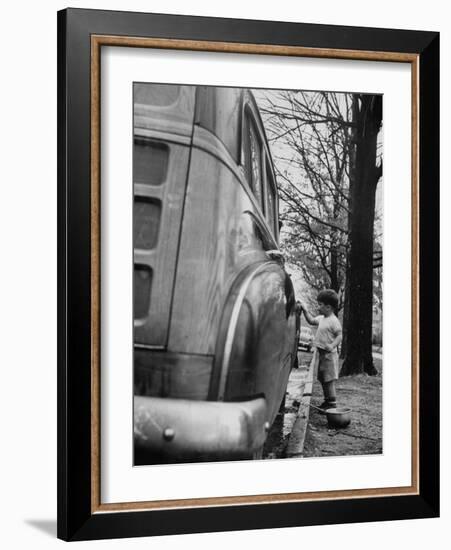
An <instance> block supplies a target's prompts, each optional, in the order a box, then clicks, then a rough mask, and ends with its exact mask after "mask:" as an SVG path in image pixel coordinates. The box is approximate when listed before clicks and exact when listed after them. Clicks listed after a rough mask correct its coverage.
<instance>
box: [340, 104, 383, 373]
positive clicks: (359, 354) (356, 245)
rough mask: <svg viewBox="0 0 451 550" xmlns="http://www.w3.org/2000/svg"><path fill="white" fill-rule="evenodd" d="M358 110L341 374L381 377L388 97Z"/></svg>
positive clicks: (363, 105) (361, 106)
mask: <svg viewBox="0 0 451 550" xmlns="http://www.w3.org/2000/svg"><path fill="white" fill-rule="evenodd" d="M354 101H360V107H359V108H356V110H355V112H356V120H355V122H356V132H355V137H356V143H355V172H354V174H353V176H354V177H353V178H352V179H353V185H352V186H351V205H352V207H351V212H352V215H351V216H350V220H349V222H350V226H349V253H348V254H349V256H348V273H347V275H348V280H347V285H346V286H347V291H348V292H347V296H346V300H347V305H348V309H347V312H346V313H347V327H346V333H347V334H346V336H347V337H346V350H345V357H344V362H343V367H342V370H341V375H342V376H343V375H349V374H358V373H363V372H366V373H368V374H371V375H373V374H377V370H376V369H375V367H374V364H373V355H372V342H371V336H372V319H373V228H374V210H375V202H376V186H377V182H378V180H379V178H380V175H381V173H380V172H381V169H380V167H377V166H376V155H377V135H378V132H379V129H380V126H381V122H382V97H381V96H361V97H360V99H359V100H358V99H355V100H354Z"/></svg>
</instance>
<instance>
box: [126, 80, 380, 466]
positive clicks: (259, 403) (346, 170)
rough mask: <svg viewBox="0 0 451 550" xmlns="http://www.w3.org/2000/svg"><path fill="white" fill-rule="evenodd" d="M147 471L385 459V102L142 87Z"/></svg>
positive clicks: (136, 217) (141, 439)
mask: <svg viewBox="0 0 451 550" xmlns="http://www.w3.org/2000/svg"><path fill="white" fill-rule="evenodd" d="M132 113H133V114H132V116H133V143H132V144H130V146H131V147H133V182H130V190H131V193H133V266H131V268H132V269H133V317H134V319H133V322H134V330H133V357H134V361H133V362H134V365H133V369H134V372H133V382H134V383H133V386H134V398H133V407H134V415H133V416H134V421H133V433H134V438H133V440H134V449H133V464H134V465H135V466H143V465H157V464H175V463H193V462H217V461H236V460H272V459H297V460H299V461H300V462H301V461H302V460H305V459H308V458H310V459H314V458H320V457H321V458H324V457H339V456H348V455H378V454H381V453H382V452H383V445H382V427H383V418H382V387H383V361H382V357H383V330H382V326H383V325H382V315H383V313H382V312H383V239H384V234H383V95H382V94H369V93H358V92H352V93H351V92H342V91H340V92H335V91H329V90H285V89H249V88H233V87H217V86H205V85H201V84H199V85H197V86H194V85H183V84H180V85H176V84H164V83H153V82H134V83H133V110H132Z"/></svg>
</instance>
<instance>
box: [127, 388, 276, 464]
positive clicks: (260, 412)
mask: <svg viewBox="0 0 451 550" xmlns="http://www.w3.org/2000/svg"><path fill="white" fill-rule="evenodd" d="M266 417H267V410H266V402H265V399H264V398H262V397H260V398H257V399H252V400H250V401H245V402H234V403H224V402H215V401H191V400H186V399H171V398H159V397H143V396H135V400H134V441H135V457H136V453H137V454H138V455H139V457H140V460H139V461H143V462H144V463H150V462H153V463H155V462H158V461H166V462H172V461H180V460H186V461H189V460H207V459H208V460H231V459H240V458H250V457H252V456H254V454H255V453H258V451H259V450H260V449H261V448H262V446H263V443H264V442H265V439H266V435H267V431H268V426H267V422H266ZM146 456H147V459H146ZM135 463H136V460H135Z"/></svg>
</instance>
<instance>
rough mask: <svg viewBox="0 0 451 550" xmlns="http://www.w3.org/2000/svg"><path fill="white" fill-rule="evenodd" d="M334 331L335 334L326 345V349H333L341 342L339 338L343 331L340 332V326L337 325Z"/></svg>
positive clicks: (341, 336)
mask: <svg viewBox="0 0 451 550" xmlns="http://www.w3.org/2000/svg"><path fill="white" fill-rule="evenodd" d="M335 333H336V336H335V338H334V339H333V340H332V342H331V343H330V344H328V345H327V346H326V351H333V350H334V349H336V348H337V347H338V346H339V345H340V344H341V340H342V338H343V332H342V329H341V326H340V327H337V330H336V331H335Z"/></svg>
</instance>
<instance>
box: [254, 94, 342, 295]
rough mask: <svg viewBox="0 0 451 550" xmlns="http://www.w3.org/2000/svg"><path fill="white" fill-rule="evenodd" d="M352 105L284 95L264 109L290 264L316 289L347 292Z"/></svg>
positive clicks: (330, 97) (269, 99)
mask: <svg viewBox="0 0 451 550" xmlns="http://www.w3.org/2000/svg"><path fill="white" fill-rule="evenodd" d="M351 107H352V101H351V96H349V95H347V94H332V93H325V92H302V91H281V92H271V93H268V94H266V95H265V97H264V101H262V105H261V111H262V112H263V116H264V118H265V123H266V124H265V125H266V127H267V132H268V135H269V140H270V142H271V143H272V144H274V145H275V147H274V150H275V158H276V172H277V176H278V182H279V190H280V193H281V196H282V199H283V200H284V203H285V208H284V209H283V210H282V212H281V219H282V221H283V222H284V223H285V224H286V225H287V226H288V231H287V232H286V237H285V241H284V249H285V253H286V254H287V255H288V258H289V260H290V262H292V263H294V264H295V265H297V266H298V267H299V268H300V269H301V270H302V272H303V275H304V278H305V280H306V281H307V282H308V283H309V284H310V286H311V287H313V288H315V289H318V290H319V289H321V288H324V287H330V288H333V289H335V290H336V291H337V292H339V293H340V295H342V293H343V289H344V275H345V265H346V264H345V260H346V246H347V220H348V215H349V207H348V202H349V200H348V187H349V171H348V168H349V155H350V151H351V147H352V142H351V130H352V121H351V116H352V109H351Z"/></svg>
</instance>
